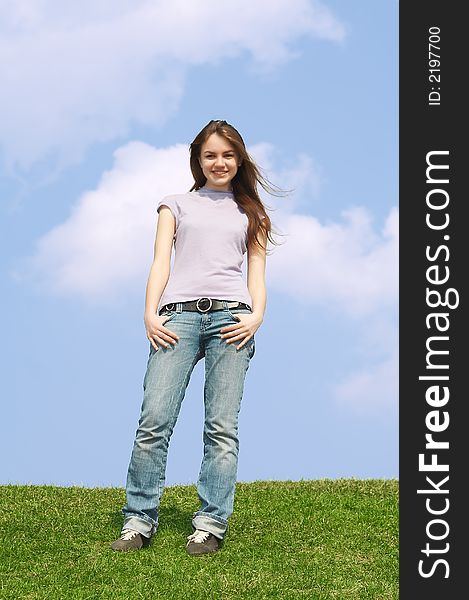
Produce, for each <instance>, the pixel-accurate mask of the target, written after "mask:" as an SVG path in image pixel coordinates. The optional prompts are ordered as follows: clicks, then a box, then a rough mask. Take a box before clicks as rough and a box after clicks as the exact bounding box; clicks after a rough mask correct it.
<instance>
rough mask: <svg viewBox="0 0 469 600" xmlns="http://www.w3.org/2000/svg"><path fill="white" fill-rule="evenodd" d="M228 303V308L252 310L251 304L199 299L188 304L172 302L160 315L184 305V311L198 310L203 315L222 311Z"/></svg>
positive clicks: (161, 310) (165, 306) (162, 308)
mask: <svg viewBox="0 0 469 600" xmlns="http://www.w3.org/2000/svg"><path fill="white" fill-rule="evenodd" d="M224 302H226V303H227V304H226V305H227V307H228V308H247V309H248V310H252V309H251V307H250V306H249V304H245V303H244V302H228V301H227V300H214V299H213V298H199V299H198V300H189V301H187V302H170V303H169V304H165V305H164V306H162V307H161V309H160V314H161V313H162V312H163V311H165V310H174V309H175V308H176V306H177V304H182V310H196V311H198V312H201V313H205V312H209V311H213V310H222V309H223V308H224V306H223V303H224Z"/></svg>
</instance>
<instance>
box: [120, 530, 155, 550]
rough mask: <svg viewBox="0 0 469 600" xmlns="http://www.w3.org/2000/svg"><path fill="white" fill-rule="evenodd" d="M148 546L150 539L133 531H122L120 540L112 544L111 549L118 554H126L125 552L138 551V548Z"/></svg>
mask: <svg viewBox="0 0 469 600" xmlns="http://www.w3.org/2000/svg"><path fill="white" fill-rule="evenodd" d="M149 545H150V538H147V537H145V536H144V535H141V534H140V533H139V532H138V531H134V530H133V529H123V530H122V533H121V535H120V538H119V539H117V540H116V541H115V542H112V544H111V548H112V549H113V550H119V551H120V552H127V550H140V548H146V547H147V546H149Z"/></svg>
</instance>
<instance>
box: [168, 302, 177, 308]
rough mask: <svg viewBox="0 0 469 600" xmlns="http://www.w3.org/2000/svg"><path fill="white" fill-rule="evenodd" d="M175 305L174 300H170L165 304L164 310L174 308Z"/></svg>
mask: <svg viewBox="0 0 469 600" xmlns="http://www.w3.org/2000/svg"><path fill="white" fill-rule="evenodd" d="M175 306H176V305H175V303H174V302H170V303H169V304H167V305H166V310H174V308H175Z"/></svg>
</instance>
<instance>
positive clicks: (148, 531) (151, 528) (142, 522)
mask: <svg viewBox="0 0 469 600" xmlns="http://www.w3.org/2000/svg"><path fill="white" fill-rule="evenodd" d="M156 528H157V525H154V524H153V523H151V522H150V521H147V520H146V519H141V518H140V517H133V516H130V517H127V518H126V519H125V520H124V525H123V526H122V529H133V530H134V531H138V532H139V533H140V534H141V535H144V536H145V537H148V538H149V537H151V536H152V535H153V534H154V533H155V532H156Z"/></svg>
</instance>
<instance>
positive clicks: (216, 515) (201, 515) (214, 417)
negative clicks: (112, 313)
mask: <svg viewBox="0 0 469 600" xmlns="http://www.w3.org/2000/svg"><path fill="white" fill-rule="evenodd" d="M241 313H242V314H249V313H250V310H249V309H246V308H232V309H228V307H227V303H226V302H225V303H224V304H223V309H222V310H216V311H212V312H208V313H200V312H198V311H183V310H182V304H181V303H177V304H176V305H175V309H174V310H172V311H166V312H165V313H164V314H166V315H167V316H168V319H167V320H166V321H165V322H164V324H165V325H168V328H169V329H170V330H171V331H173V332H174V333H176V334H177V335H178V336H179V341H178V342H177V343H176V344H170V345H169V347H168V348H165V347H162V346H159V347H158V350H155V349H154V348H153V346H152V345H151V344H150V356H149V358H148V364H147V370H146V373H145V377H144V381H143V390H144V394H143V403H142V408H141V414H140V419H139V424H138V429H137V432H136V436H135V441H134V445H133V449H132V455H131V459H130V464H129V468H128V472H127V482H126V499H127V503H126V505H125V506H124V508H123V509H122V513H123V515H124V525H123V528H125V527H128V528H130V529H134V530H136V531H138V532H140V533H141V534H142V535H145V536H147V537H150V536H151V535H153V534H154V533H155V532H156V529H157V527H158V509H159V505H160V501H161V497H162V494H163V489H164V482H165V471H166V459H167V452H168V445H169V440H170V437H171V434H172V432H173V428H174V426H175V424H176V420H177V417H178V414H179V410H180V408H181V403H182V400H183V399H184V395H185V392H186V388H187V385H188V383H189V379H190V376H191V373H192V371H193V369H194V367H195V365H196V364H197V362H198V361H199V360H200V359H201V358H203V357H205V385H204V404H205V422H204V434H203V441H204V454H203V459H202V464H201V467H200V473H199V477H198V480H197V493H198V496H199V499H200V510H198V511H197V512H195V513H194V514H193V517H192V525H193V526H194V527H195V528H196V529H203V530H205V531H209V532H210V533H212V534H213V535H214V536H216V537H218V538H220V539H223V537H224V536H225V534H226V531H227V528H228V518H229V517H230V515H231V514H232V512H233V500H234V494H235V486H236V474H237V467H238V449H239V441H238V414H239V410H240V405H241V398H242V395H243V389H244V380H245V376H246V372H247V370H248V368H249V362H250V360H251V358H252V357H253V356H254V352H255V341H254V337H252V338H251V339H250V340H249V341H248V342H247V343H246V344H245V345H244V346H243V347H242V348H241V349H239V350H237V349H236V346H237V345H239V343H240V341H237V342H231V343H230V344H227V343H226V338H224V339H222V338H221V335H222V334H221V333H220V329H221V328H222V327H226V326H227V325H232V324H233V323H237V322H238V320H237V319H236V317H235V315H236V314H241Z"/></svg>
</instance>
